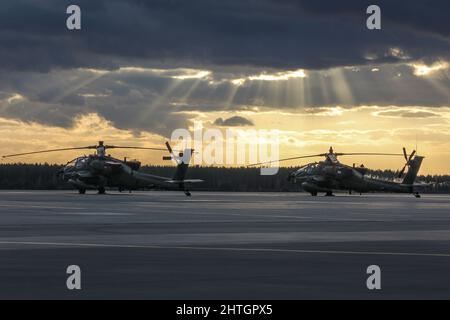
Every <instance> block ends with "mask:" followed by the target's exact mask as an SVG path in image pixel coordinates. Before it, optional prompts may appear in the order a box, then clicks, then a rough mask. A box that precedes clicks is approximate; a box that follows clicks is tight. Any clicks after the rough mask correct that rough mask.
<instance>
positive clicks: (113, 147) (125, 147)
mask: <svg viewBox="0 0 450 320" xmlns="http://www.w3.org/2000/svg"><path fill="white" fill-rule="evenodd" d="M105 149H138V150H157V151H166V149H164V148H150V147H148V148H147V147H128V146H124V147H123V146H105Z"/></svg>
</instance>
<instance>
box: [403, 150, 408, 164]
mask: <svg viewBox="0 0 450 320" xmlns="http://www.w3.org/2000/svg"><path fill="white" fill-rule="evenodd" d="M403 156H404V157H405V160H406V161H408V154H407V153H406V148H405V147H403Z"/></svg>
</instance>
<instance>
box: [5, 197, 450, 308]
mask: <svg viewBox="0 0 450 320" xmlns="http://www.w3.org/2000/svg"><path fill="white" fill-rule="evenodd" d="M69 265H78V266H80V268H81V285H82V289H81V290H79V291H77V290H72V291H70V290H68V289H67V287H66V279H67V277H68V276H69V275H68V274H66V268H67V267H68V266H69ZM370 265H378V266H379V267H380V268H381V290H368V289H367V286H366V280H367V278H368V277H369V275H368V274H367V273H366V269H367V267H368V266H370ZM0 298H1V299H13V298H26V299H49V298H57V299H75V298H76V299H79V298H81V299H104V298H113V299H119V298H120V299H131V298H138V299H183V300H184V299H315V298H320V299H346V298H357V299H380V298H385V299H391V298H392V299H403V298H413V299H431V298H445V299H449V298H450V196H449V195H423V197H422V198H420V199H416V198H414V197H413V196H411V195H390V194H369V195H362V196H359V195H344V194H342V195H337V196H335V197H324V196H317V197H311V196H309V195H307V194H303V193H216V192H193V195H192V197H190V198H188V197H185V196H184V194H183V193H181V192H137V193H132V194H128V193H117V192H111V193H110V194H106V195H96V194H94V193H90V194H89V193H88V194H86V195H78V194H77V193H76V192H74V191H0Z"/></svg>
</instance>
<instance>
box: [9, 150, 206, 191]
mask: <svg viewBox="0 0 450 320" xmlns="http://www.w3.org/2000/svg"><path fill="white" fill-rule="evenodd" d="M165 145H166V149H163V148H146V147H129V146H114V145H105V144H104V142H103V141H99V142H98V145H93V146H86V147H75V148H62V149H52V150H42V151H34V152H26V153H18V154H10V155H5V156H3V157H2V158H4V159H5V158H12V157H19V156H25V155H31V154H40V153H47V152H63V151H69V150H83V149H95V150H96V152H95V153H94V154H91V155H87V156H86V155H84V156H81V157H77V158H75V159H73V160H71V161H69V162H68V163H67V164H66V165H64V167H63V168H61V169H60V170H59V171H58V172H57V175H58V176H59V177H60V178H61V179H62V180H63V181H65V182H67V183H69V184H70V185H72V186H73V187H74V188H76V189H77V190H78V192H79V193H80V194H85V193H86V190H87V189H97V190H98V193H99V194H105V193H106V187H109V188H117V189H118V190H119V191H120V192H122V191H124V190H129V191H130V192H131V191H132V190H137V189H144V188H147V189H154V188H163V189H169V190H174V189H175V190H182V191H183V192H184V194H185V195H186V196H190V195H191V193H190V192H189V190H188V185H190V184H192V183H197V182H203V180H199V179H185V176H186V172H187V169H188V166H189V162H190V159H191V156H192V153H193V149H185V150H184V151H183V152H179V151H174V150H172V147H171V146H170V144H169V142H166V143H165ZM108 149H139V150H156V151H169V154H170V156H164V157H163V160H174V161H175V162H176V164H177V167H176V170H175V173H174V175H173V177H172V178H169V177H161V176H157V175H152V174H146V173H142V172H140V171H139V169H140V167H141V163H140V162H139V161H138V160H127V158H125V159H124V160H119V159H116V158H113V157H112V156H111V155H107V154H106V150H108ZM175 152H178V154H176V153H175Z"/></svg>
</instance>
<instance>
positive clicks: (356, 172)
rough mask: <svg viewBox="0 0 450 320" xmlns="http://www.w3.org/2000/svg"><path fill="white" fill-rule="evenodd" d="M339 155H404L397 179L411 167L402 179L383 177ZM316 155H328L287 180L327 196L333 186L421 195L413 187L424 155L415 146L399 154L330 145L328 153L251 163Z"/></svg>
mask: <svg viewBox="0 0 450 320" xmlns="http://www.w3.org/2000/svg"><path fill="white" fill-rule="evenodd" d="M338 156H403V157H404V158H405V160H406V163H405V165H404V166H403V168H402V169H401V170H400V171H399V172H398V179H400V178H402V177H403V175H404V173H405V170H406V169H408V170H407V173H406V175H404V177H403V180H402V181H401V182H395V181H392V180H382V179H379V178H374V177H371V176H368V175H367V172H368V169H367V168H365V167H364V166H363V165H362V166H360V167H357V166H355V165H353V166H348V165H345V164H343V163H340V162H339V161H338V159H337V157H338ZM314 157H325V160H324V161H319V162H313V163H309V164H306V165H304V166H301V167H300V168H298V169H297V170H295V171H293V172H291V173H290V174H289V176H288V181H291V182H293V183H297V184H300V185H301V187H302V189H303V190H305V191H306V192H309V193H311V195H312V196H317V193H318V192H324V193H325V195H326V196H332V195H333V190H346V191H348V192H349V193H350V194H351V193H352V191H355V192H358V193H360V194H361V193H363V192H372V191H378V192H395V193H411V194H414V196H415V197H417V198H419V197H420V194H419V192H418V191H417V190H415V188H414V187H415V185H414V180H415V179H416V177H417V173H418V172H419V169H420V165H421V164H422V160H423V159H424V157H422V156H418V155H416V151H415V150H414V151H413V152H412V153H411V154H410V155H409V156H408V154H407V153H406V149H405V148H403V153H398V154H397V153H371V152H363V153H337V152H334V151H333V148H332V147H330V149H329V151H328V153H321V154H314V155H307V156H299V157H291V158H286V159H281V160H278V161H269V162H261V163H256V164H252V165H250V166H256V165H264V164H269V163H273V162H280V161H288V160H294V159H303V158H314Z"/></svg>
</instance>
